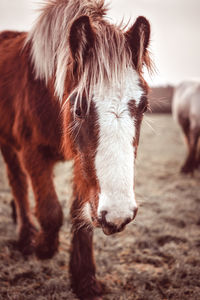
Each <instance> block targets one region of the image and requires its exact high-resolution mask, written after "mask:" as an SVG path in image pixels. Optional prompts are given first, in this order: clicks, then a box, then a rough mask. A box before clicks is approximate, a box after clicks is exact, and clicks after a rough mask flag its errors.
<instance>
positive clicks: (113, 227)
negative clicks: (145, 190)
mask: <svg viewBox="0 0 200 300" xmlns="http://www.w3.org/2000/svg"><path fill="white" fill-rule="evenodd" d="M137 211H138V208H137V207H135V208H134V209H133V212H132V214H131V216H130V217H127V218H125V219H124V218H116V219H115V220H113V221H112V222H111V221H108V220H109V213H108V211H106V210H103V211H102V212H101V213H100V218H99V223H100V224H101V227H102V229H103V232H104V233H105V234H106V235H111V234H113V233H117V232H121V231H122V230H124V228H125V226H126V225H127V224H128V223H130V222H131V221H132V220H133V219H134V218H135V217H136V214H137Z"/></svg>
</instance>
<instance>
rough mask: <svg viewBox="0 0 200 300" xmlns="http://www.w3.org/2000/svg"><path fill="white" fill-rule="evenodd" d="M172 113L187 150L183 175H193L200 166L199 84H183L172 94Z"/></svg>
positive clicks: (182, 170) (182, 169)
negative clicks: (183, 137) (199, 145)
mask: <svg viewBox="0 0 200 300" xmlns="http://www.w3.org/2000/svg"><path fill="white" fill-rule="evenodd" d="M172 111H173V115H174V119H175V120H177V122H178V123H179V125H180V126H181V128H182V130H183V133H184V136H185V139H186V143H187V148H188V154H187V157H186V160H185V162H184V164H183V166H182V168H181V172H183V173H193V172H194V170H195V169H197V168H198V166H199V165H200V151H199V149H198V141H199V137H200V83H199V82H183V83H181V84H180V85H179V86H178V87H177V88H176V89H175V92H174V97H173V104H172Z"/></svg>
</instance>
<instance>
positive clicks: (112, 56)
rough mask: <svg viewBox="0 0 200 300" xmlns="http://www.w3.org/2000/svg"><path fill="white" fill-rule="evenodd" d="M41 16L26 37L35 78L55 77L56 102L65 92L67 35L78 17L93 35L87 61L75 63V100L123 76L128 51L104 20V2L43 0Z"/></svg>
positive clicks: (70, 66)
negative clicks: (88, 23) (88, 22)
mask: <svg viewBox="0 0 200 300" xmlns="http://www.w3.org/2000/svg"><path fill="white" fill-rule="evenodd" d="M46 2H47V3H46V5H45V6H44V8H43V9H42V12H41V15H40V17H39V19H38V20H37V22H36V24H35V26H34V28H33V29H32V31H31V32H30V33H29V35H28V40H27V41H29V42H31V55H32V61H33V64H34V69H35V75H36V78H39V79H44V80H45V81H46V83H48V81H49V79H51V78H52V76H54V75H55V92H56V94H57V95H58V97H59V98H60V99H62V98H63V94H64V92H65V79H66V73H67V72H69V71H70V70H71V78H73V76H74V74H73V70H74V68H73V61H72V57H71V54H70V48H69V33H70V28H71V25H72V24H73V22H74V21H75V20H76V19H77V18H78V17H80V16H82V15H87V16H89V17H90V20H91V25H92V27H93V29H94V32H95V38H94V45H93V47H92V49H91V51H90V58H89V59H86V62H84V63H83V60H81V59H80V61H79V62H78V65H79V66H78V70H79V71H78V72H79V74H78V76H79V82H78V85H77V87H75V89H74V90H73V91H72V93H76V95H77V99H78V98H81V97H80V96H82V94H83V93H86V94H87V98H88V99H89V100H90V99H91V97H92V92H93V89H94V86H95V87H97V86H98V88H100V89H101V88H104V86H106V85H107V84H108V83H109V85H112V82H113V83H116V82H121V81H122V79H123V74H125V73H126V70H127V68H129V67H130V65H132V59H131V52H130V50H129V49H128V47H127V44H126V38H125V35H124V32H123V28H122V27H121V26H116V25H111V24H110V23H108V21H107V20H105V18H104V15H105V13H106V7H105V5H104V0H99V1H98V0H73V1H72V0H57V1H56V0H52V1H46Z"/></svg>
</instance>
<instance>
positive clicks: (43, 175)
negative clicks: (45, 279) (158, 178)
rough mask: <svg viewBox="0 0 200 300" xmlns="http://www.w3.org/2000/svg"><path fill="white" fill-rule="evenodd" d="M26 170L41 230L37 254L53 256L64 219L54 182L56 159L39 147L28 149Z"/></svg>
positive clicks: (36, 249) (37, 242) (26, 152)
mask: <svg viewBox="0 0 200 300" xmlns="http://www.w3.org/2000/svg"><path fill="white" fill-rule="evenodd" d="M23 160H24V164H25V167H26V170H27V172H28V174H29V176H30V178H31V183H32V187H33V192H34V196H35V200H36V216H37V218H38V221H39V223H40V226H41V231H40V232H39V233H38V235H37V238H36V248H35V251H36V255H37V256H38V257H39V258H40V259H47V258H51V257H52V256H53V255H54V253H55V252H56V251H57V249H58V244H59V240H58V233H59V229H60V227H61V225H62V221H63V213H62V208H61V205H60V203H59V201H58V198H57V195H56V192H55V189H54V184H53V165H54V161H53V160H52V159H51V158H50V156H49V157H48V155H47V153H46V155H44V154H43V153H42V152H41V151H40V152H39V151H37V149H34V148H31V149H30V148H29V149H26V151H25V152H24V155H23Z"/></svg>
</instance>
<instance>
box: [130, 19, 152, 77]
mask: <svg viewBox="0 0 200 300" xmlns="http://www.w3.org/2000/svg"><path fill="white" fill-rule="evenodd" d="M150 33H151V28H150V24H149V21H148V20H147V19H146V18H145V17H141V16H140V17H138V18H137V20H136V22H135V23H134V24H133V26H132V27H131V28H130V29H129V30H128V31H127V32H126V34H125V36H126V38H127V41H128V44H129V47H130V49H131V52H132V58H133V63H134V65H135V68H136V70H137V71H138V72H141V71H142V67H143V64H144V63H146V65H147V67H148V50H147V48H148V46H149V40H150ZM149 64H150V62H149ZM149 68H150V66H149Z"/></svg>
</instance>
